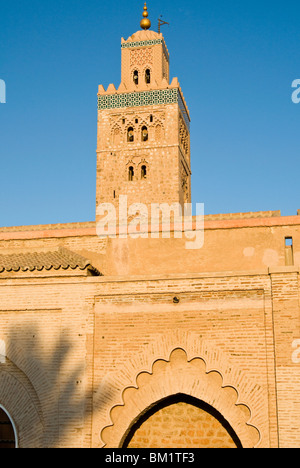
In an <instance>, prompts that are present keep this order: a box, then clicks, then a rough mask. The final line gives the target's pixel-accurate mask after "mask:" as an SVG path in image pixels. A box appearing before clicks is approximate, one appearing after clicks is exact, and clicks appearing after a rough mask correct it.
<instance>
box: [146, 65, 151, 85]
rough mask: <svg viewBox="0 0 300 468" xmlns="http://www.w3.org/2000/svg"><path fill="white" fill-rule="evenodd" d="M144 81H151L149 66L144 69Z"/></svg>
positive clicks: (147, 82) (148, 82)
mask: <svg viewBox="0 0 300 468" xmlns="http://www.w3.org/2000/svg"><path fill="white" fill-rule="evenodd" d="M145 81H146V84H150V83H151V70H150V69H149V68H147V70H146V71H145Z"/></svg>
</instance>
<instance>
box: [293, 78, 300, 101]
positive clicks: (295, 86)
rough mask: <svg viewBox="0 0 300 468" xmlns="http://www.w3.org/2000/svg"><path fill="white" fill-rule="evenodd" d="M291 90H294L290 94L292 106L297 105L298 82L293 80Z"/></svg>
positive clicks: (299, 88) (298, 96) (299, 83)
mask: <svg viewBox="0 0 300 468" xmlns="http://www.w3.org/2000/svg"><path fill="white" fill-rule="evenodd" d="M292 88H296V89H295V91H293V93H292V101H293V103H294V104H299V102H300V80H294V81H293V83H292Z"/></svg>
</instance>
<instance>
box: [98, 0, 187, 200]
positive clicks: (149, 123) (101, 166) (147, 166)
mask: <svg viewBox="0 0 300 468" xmlns="http://www.w3.org/2000/svg"><path fill="white" fill-rule="evenodd" d="M148 16H149V13H148V9H147V5H146V4H145V6H144V10H143V18H142V20H141V23H140V26H141V28H142V29H141V30H139V31H137V32H136V33H134V34H133V35H132V36H130V37H129V38H128V39H127V40H125V39H123V38H122V40H121V56H122V60H121V61H122V66H121V84H120V86H119V87H118V89H116V87H115V86H114V85H113V84H110V85H109V86H108V88H107V90H105V89H104V88H103V86H102V85H100V86H99V91H98V138H97V202H96V203H97V206H98V205H99V204H101V203H113V204H114V205H115V206H116V208H117V207H118V202H119V197H120V195H127V197H128V204H132V203H145V204H147V205H150V204H151V203H169V204H172V203H175V202H177V203H178V202H179V203H180V204H181V205H183V204H184V203H185V202H186V203H188V202H191V169H190V117H189V111H188V108H187V105H186V103H185V100H184V97H183V94H182V91H181V88H180V86H179V83H178V80H177V78H174V79H173V80H172V82H171V83H170V68H169V66H170V56H169V51H168V49H167V46H166V43H165V40H164V37H163V35H162V34H161V33H157V32H155V31H151V30H150V27H151V21H150V20H149V17H148Z"/></svg>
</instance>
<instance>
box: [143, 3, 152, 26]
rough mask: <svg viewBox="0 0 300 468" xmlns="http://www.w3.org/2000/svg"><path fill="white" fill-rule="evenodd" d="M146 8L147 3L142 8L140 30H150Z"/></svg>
mask: <svg viewBox="0 0 300 468" xmlns="http://www.w3.org/2000/svg"><path fill="white" fill-rule="evenodd" d="M148 16H149V14H148V8H147V3H145V6H144V11H143V19H142V21H141V28H142V29H145V30H146V29H150V28H151V21H150V20H149V18H148Z"/></svg>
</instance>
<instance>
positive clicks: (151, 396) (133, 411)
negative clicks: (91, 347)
mask: <svg viewBox="0 0 300 468" xmlns="http://www.w3.org/2000/svg"><path fill="white" fill-rule="evenodd" d="M174 395H176V396H177V397H178V395H185V396H186V397H192V398H194V399H196V400H197V401H198V402H202V404H205V405H208V406H207V407H206V408H208V407H210V408H212V411H214V412H215V414H219V415H220V418H221V419H222V421H226V424H228V426H227V427H228V428H230V431H231V433H232V434H235V435H236V438H237V439H236V440H239V441H240V445H241V446H242V447H244V448H253V447H256V446H257V445H258V444H259V442H260V439H261V435H260V431H259V429H258V428H257V427H255V426H254V425H253V423H252V414H251V409H250V408H249V406H247V405H246V404H245V403H240V402H239V392H238V390H237V389H236V388H234V387H233V386H230V385H228V384H226V385H225V384H224V381H223V377H222V375H221V374H220V373H219V372H217V371H215V370H212V371H207V369H206V364H205V361H204V360H203V359H201V358H194V359H192V360H190V361H189V360H188V358H187V354H186V352H185V351H184V350H183V349H181V348H178V349H175V350H174V351H173V352H172V353H171V355H170V358H169V360H168V361H166V360H162V359H160V360H157V361H155V362H154V364H153V366H152V372H151V373H149V372H141V373H140V374H138V376H137V378H136V386H134V387H132V386H131V387H128V388H126V389H125V390H124V391H123V394H122V400H123V404H121V405H120V404H119V405H116V406H114V407H113V408H112V409H111V411H110V419H111V422H112V424H110V425H109V426H106V427H105V428H104V429H103V430H102V432H101V439H102V441H103V446H104V447H107V448H117V447H122V446H123V444H124V443H125V441H127V440H128V435H129V434H130V431H131V430H132V428H133V427H135V426H136V425H138V424H139V421H140V418H141V417H143V416H144V415H145V414H147V412H148V411H149V409H150V410H151V409H152V408H153V407H154V406H155V405H157V403H158V402H161V401H163V400H165V399H167V398H170V396H174ZM194 401H195V400H194ZM220 418H219V422H220ZM215 419H217V420H218V418H215ZM227 432H228V431H227Z"/></svg>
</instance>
